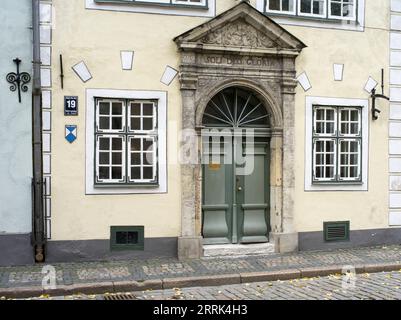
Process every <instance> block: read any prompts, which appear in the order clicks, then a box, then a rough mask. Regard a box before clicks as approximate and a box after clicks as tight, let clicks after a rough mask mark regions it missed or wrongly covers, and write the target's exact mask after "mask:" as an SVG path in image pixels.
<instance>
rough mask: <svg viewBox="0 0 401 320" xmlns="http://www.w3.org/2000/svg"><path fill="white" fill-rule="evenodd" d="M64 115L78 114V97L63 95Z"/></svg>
mask: <svg viewBox="0 0 401 320" xmlns="http://www.w3.org/2000/svg"><path fill="white" fill-rule="evenodd" d="M64 115H65V116H77V115H78V97H77V96H65V97H64Z"/></svg>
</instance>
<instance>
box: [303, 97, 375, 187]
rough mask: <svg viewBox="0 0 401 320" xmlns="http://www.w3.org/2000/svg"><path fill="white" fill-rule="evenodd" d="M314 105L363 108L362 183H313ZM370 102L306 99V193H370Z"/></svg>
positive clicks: (362, 100)
mask: <svg viewBox="0 0 401 320" xmlns="http://www.w3.org/2000/svg"><path fill="white" fill-rule="evenodd" d="M313 105H325V106H326V105H327V106H330V105H332V106H340V107H341V106H344V107H362V183H340V182H336V183H334V184H329V183H328V184H313V183H312V161H313V159H312V147H313V145H312V126H313ZM368 166H369V100H367V99H350V98H327V97H312V96H307V97H306V103H305V191H368V172H369V167H368Z"/></svg>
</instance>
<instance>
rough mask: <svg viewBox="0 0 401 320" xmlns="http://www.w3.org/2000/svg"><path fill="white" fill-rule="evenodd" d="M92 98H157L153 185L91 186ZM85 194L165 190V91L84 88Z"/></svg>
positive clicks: (92, 179) (92, 173) (93, 105)
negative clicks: (155, 182)
mask: <svg viewBox="0 0 401 320" xmlns="http://www.w3.org/2000/svg"><path fill="white" fill-rule="evenodd" d="M95 97H100V98H119V99H152V100H157V101H158V103H157V108H158V112H157V116H158V118H157V123H158V128H157V130H158V139H159V140H158V142H159V144H158V171H159V185H158V186H156V187H140V186H133V187H127V186H116V187H106V186H101V187H95V186H94V139H95V132H94V129H95V128H94V117H95ZM85 133H86V160H85V161H86V179H85V188H86V189H85V190H86V194H137V193H165V192H167V92H165V91H136V90H113V89H87V90H86V132H85Z"/></svg>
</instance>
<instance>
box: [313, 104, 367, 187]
mask: <svg viewBox="0 0 401 320" xmlns="http://www.w3.org/2000/svg"><path fill="white" fill-rule="evenodd" d="M361 148H362V125H361V108H359V107H333V106H314V107H313V168H312V169H313V170H312V172H313V181H314V182H315V183H316V182H360V181H361V163H362V161H361V160H362V159H361V152H362V150H361Z"/></svg>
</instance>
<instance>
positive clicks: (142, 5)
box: [85, 0, 216, 17]
mask: <svg viewBox="0 0 401 320" xmlns="http://www.w3.org/2000/svg"><path fill="white" fill-rule="evenodd" d="M114 2H115V3H113V1H110V2H107V1H106V0H105V1H104V2H96V1H95V0H85V8H86V9H92V10H106V11H122V12H138V13H155V14H167V15H178V16H193V17H214V16H216V0H202V3H203V4H202V5H199V4H198V3H183V2H182V1H177V0H174V1H173V4H171V3H170V0H160V3H155V2H152V1H149V0H148V1H147V0H141V1H138V3H135V2H132V3H126V2H128V1H125V3H124V2H123V1H121V2H118V1H114ZM146 2H149V4H148V3H146ZM163 2H165V3H163Z"/></svg>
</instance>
